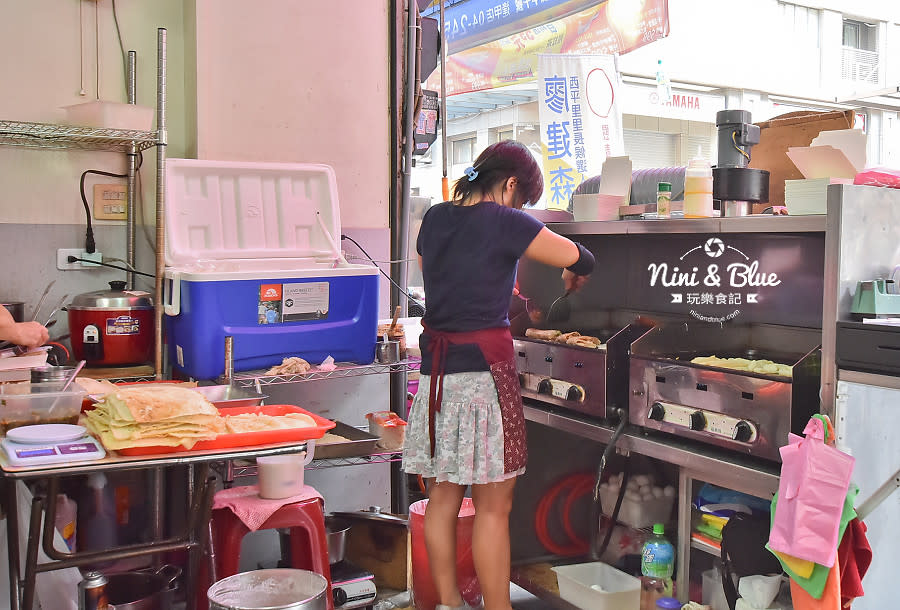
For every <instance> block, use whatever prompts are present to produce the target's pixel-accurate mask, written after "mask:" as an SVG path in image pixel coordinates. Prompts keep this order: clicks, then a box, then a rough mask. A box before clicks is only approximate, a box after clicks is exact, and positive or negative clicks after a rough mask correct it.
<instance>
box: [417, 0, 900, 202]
mask: <svg viewBox="0 0 900 610" xmlns="http://www.w3.org/2000/svg"><path fill="white" fill-rule="evenodd" d="M669 22H670V27H671V30H670V31H671V33H670V34H669V36H668V37H667V38H664V39H662V40H658V41H656V42H654V43H652V44H649V45H647V46H645V47H642V48H639V49H637V50H635V51H633V52H631V53H628V54H626V55H622V56H621V57H619V69H620V73H621V75H622V81H623V86H622V93H621V97H620V103H621V110H622V113H623V128H624V132H625V150H626V153H627V154H628V155H629V156H630V157H631V159H632V163H633V166H634V168H635V169H640V168H644V167H671V166H683V165H686V164H687V163H688V161H689V160H690V159H691V158H693V157H695V156H696V155H697V152H698V150H699V151H700V152H701V154H702V156H704V157H706V158H708V159H709V160H710V161H712V162H713V163H715V160H716V156H715V155H716V151H715V134H716V127H715V115H716V112H718V111H719V110H723V109H725V108H730V109H743V110H748V111H750V112H751V113H752V117H753V121H754V122H759V121H764V120H767V119H770V118H772V117H775V116H778V115H782V114H785V113H788V112H793V111H798V110H834V109H854V111H855V112H856V127H857V128H860V129H862V130H864V131H865V133H866V134H867V143H868V144H867V148H868V150H867V152H868V164H869V165H870V166H878V165H883V166H897V165H898V164H900V137H898V135H900V134H898V111H900V99H896V98H884V97H873V94H875V93H882V94H886V93H888V92H894V93H895V94H896V92H897V88H898V86H900V59H896V58H900V2H893V1H888V0H853V1H851V0H795V1H790V2H788V1H781V0H669ZM660 60H661V61H662V68H663V72H664V74H665V76H666V77H667V78H668V80H669V81H670V83H671V86H672V99H671V101H670V102H668V103H661V100H660V96H659V94H658V93H657V86H656V73H657V67H658V65H659V64H658V62H659V61H660ZM513 87H514V88H515V89H516V90H518V91H515V93H517V94H519V93H521V92H522V90H525V91H529V90H530V92H531V93H532V95H533V96H534V98H535V99H536V96H537V84H536V83H534V82H532V83H529V84H521V85H515V86H513ZM509 89H511V88H510V87H504V88H502V89H496V90H494V92H495V93H496V94H498V95H500V96H501V97H502V94H503V92H504V91H506V90H509ZM484 93H485V92H482V94H484ZM465 95H466V94H463V95H462V96H455V98H460V99H463V98H465ZM488 95H490V93H489V92H488ZM885 99H887V101H886V102H885ZM873 100H875V101H873ZM448 103H449V104H450V105H451V106H452V105H453V103H454V97H451V98H449V99H448ZM498 103H502V102H498ZM539 129H540V126H539V120H538V111H537V102H536V101H532V102H528V103H516V104H513V105H510V106H505V107H498V108H496V109H493V110H487V111H482V112H479V113H473V114H471V115H469V116H462V117H459V118H452V119H449V120H448V123H447V132H448V134H449V138H448V139H449V144H448V159H449V163H448V177H449V178H450V179H451V181H452V180H454V179H456V178H458V177H459V176H460V175H462V171H463V170H464V169H465V168H466V167H467V166H468V165H471V161H472V160H473V159H474V157H475V156H476V155H477V154H478V152H480V151H481V150H482V149H483V148H484V147H485V146H487V145H488V144H490V143H492V142H494V141H497V140H498V139H503V138H510V137H511V138H515V139H517V140H519V141H522V142H523V143H525V144H526V145H529V146H531V147H532V148H533V149H534V150H535V152H536V155H537V157H538V158H540V137H539ZM441 175H442V163H441V142H440V138H439V139H438V140H437V141H436V142H435V144H434V145H433V146H432V148H431V150H430V151H429V152H428V154H426V155H425V156H424V157H422V158H419V159H418V160H417V167H416V169H415V170H414V172H413V181H412V186H413V188H414V189H415V192H416V194H419V195H422V196H426V197H432V199H433V201H439V200H440V199H441Z"/></svg>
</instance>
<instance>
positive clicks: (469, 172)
mask: <svg viewBox="0 0 900 610" xmlns="http://www.w3.org/2000/svg"><path fill="white" fill-rule="evenodd" d="M463 173H464V174H465V175H466V176H468V177H469V182H475V178H477V177H478V170H476V169H475V168H474V167H467V168H466V171H465V172H463Z"/></svg>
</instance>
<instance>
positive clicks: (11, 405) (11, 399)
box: [0, 382, 85, 434]
mask: <svg viewBox="0 0 900 610" xmlns="http://www.w3.org/2000/svg"><path fill="white" fill-rule="evenodd" d="M73 385H74V384H73ZM62 386H63V384H62V383H59V382H46V383H15V384H6V385H0V434H6V431H7V430H9V429H10V428H18V427H19V426H27V425H30V424H76V423H78V415H79V414H80V413H81V399H82V397H83V396H84V395H85V392H84V390H80V389H69V390H66V391H65V392H62V391H61V389H62Z"/></svg>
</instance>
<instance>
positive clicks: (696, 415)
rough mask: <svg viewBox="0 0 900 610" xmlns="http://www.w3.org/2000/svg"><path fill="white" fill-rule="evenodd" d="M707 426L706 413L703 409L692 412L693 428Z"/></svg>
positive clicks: (701, 428)
mask: <svg viewBox="0 0 900 610" xmlns="http://www.w3.org/2000/svg"><path fill="white" fill-rule="evenodd" d="M705 428H706V415H704V414H703V411H694V412H693V413H691V430H704V429H705Z"/></svg>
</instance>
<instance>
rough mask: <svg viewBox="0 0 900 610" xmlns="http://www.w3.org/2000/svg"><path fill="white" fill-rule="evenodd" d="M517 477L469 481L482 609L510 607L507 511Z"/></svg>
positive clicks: (509, 508) (496, 609)
mask: <svg viewBox="0 0 900 610" xmlns="http://www.w3.org/2000/svg"><path fill="white" fill-rule="evenodd" d="M515 484H516V479H515V478H512V479H508V480H506V481H502V482H500V483H488V484H485V485H472V502H473V503H474V504H475V525H474V529H473V531H472V554H473V556H474V559H475V572H476V573H477V574H478V582H479V583H480V584H481V593H482V595H483V597H484V608H485V610H510V609H511V608H512V606H511V604H510V601H509V571H510V558H509V556H510V550H509V512H510V510H512V500H513V488H514V487H515Z"/></svg>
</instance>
